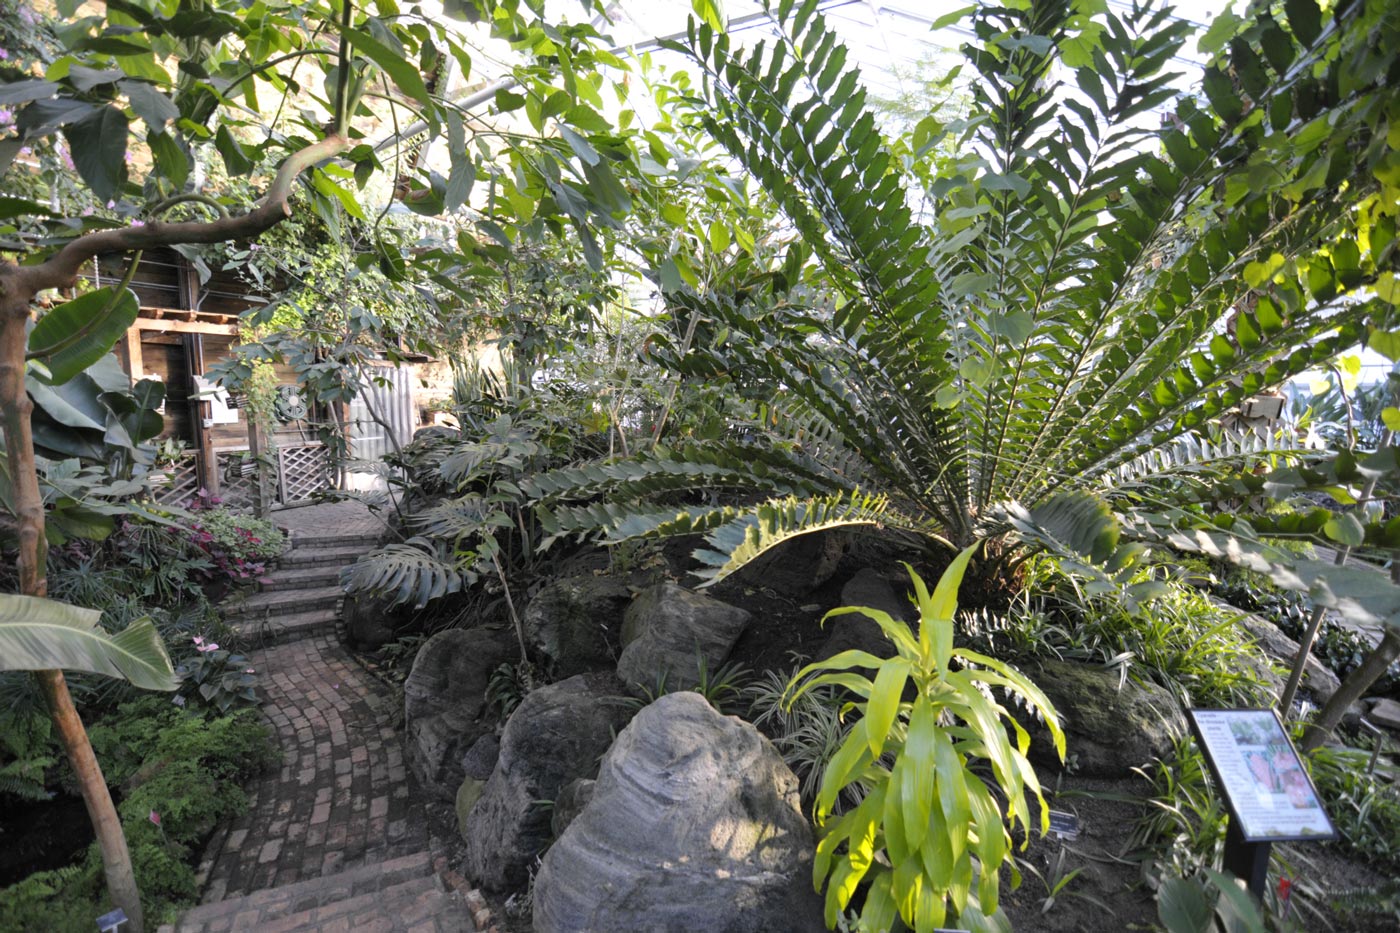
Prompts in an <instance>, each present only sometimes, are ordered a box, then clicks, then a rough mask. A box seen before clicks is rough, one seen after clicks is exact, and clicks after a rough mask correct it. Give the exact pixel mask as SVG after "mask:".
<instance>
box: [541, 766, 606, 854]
mask: <svg viewBox="0 0 1400 933" xmlns="http://www.w3.org/2000/svg"><path fill="white" fill-rule="evenodd" d="M597 783H598V782H597V781H595V780H593V779H592V778H579V779H578V780H576V781H570V782H569V783H567V784H565V785H564V789H563V790H561V791H559V796H558V797H555V798H554V810H553V812H551V813H550V816H549V828H550V829H551V830H552V831H553V832H554V838H555V839H558V838H559V837H560V836H562V835H564V830H566V829H568V828H569V824H570V823H572V822H573V821H574V818H575V817H577V816H578V815H579V814H580V813H582V812H583V808H584V807H586V806H588V801H590V800H592V799H593V788H594V787H595V786H596V785H597Z"/></svg>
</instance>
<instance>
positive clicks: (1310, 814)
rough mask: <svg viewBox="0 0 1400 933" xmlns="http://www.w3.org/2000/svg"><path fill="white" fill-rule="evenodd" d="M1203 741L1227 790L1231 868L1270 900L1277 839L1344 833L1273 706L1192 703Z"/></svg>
mask: <svg viewBox="0 0 1400 933" xmlns="http://www.w3.org/2000/svg"><path fill="white" fill-rule="evenodd" d="M1186 715H1187V719H1188V720H1189V721H1190V723H1191V732H1192V734H1193V735H1194V736H1195V737H1196V744H1197V745H1198V746H1200V749H1201V752H1202V753H1203V754H1204V755H1205V759H1206V764H1207V765H1208V766H1209V768H1210V773H1211V777H1212V778H1214V780H1215V784H1216V786H1217V787H1218V788H1220V790H1221V791H1223V796H1224V797H1225V805H1226V808H1227V809H1228V810H1229V813H1230V822H1229V826H1228V828H1227V830H1226V834H1225V870H1226V871H1228V872H1230V873H1231V874H1233V875H1234V876H1235V877H1236V878H1239V879H1241V880H1243V881H1244V882H1245V885H1246V886H1247V887H1248V888H1249V892H1250V893H1251V894H1253V895H1254V896H1255V897H1256V898H1259V899H1260V900H1263V898H1264V894H1265V891H1266V889H1267V886H1268V877H1269V850H1270V849H1271V848H1272V847H1273V843H1275V842H1295V841H1301V840H1318V841H1321V840H1325V839H1335V838H1337V831H1336V829H1335V828H1334V827H1333V826H1332V821H1331V820H1330V819H1328V817H1327V813H1326V812H1325V811H1324V810H1323V809H1322V801H1321V800H1320V799H1319V798H1318V796H1317V788H1316V787H1314V786H1313V783H1312V779H1311V778H1310V777H1309V776H1308V772H1307V769H1306V768H1304V767H1303V762H1302V760H1301V759H1299V757H1298V751H1297V749H1295V748H1294V747H1293V743H1292V742H1290V741H1289V740H1288V735H1287V733H1285V732H1284V731H1283V723H1282V722H1280V721H1279V718H1278V715H1277V714H1276V713H1275V712H1274V711H1273V710H1269V709H1188V710H1187V711H1186Z"/></svg>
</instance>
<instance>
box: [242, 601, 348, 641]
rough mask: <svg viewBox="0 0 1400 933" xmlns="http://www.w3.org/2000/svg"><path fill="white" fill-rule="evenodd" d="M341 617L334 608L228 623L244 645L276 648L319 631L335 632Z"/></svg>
mask: <svg viewBox="0 0 1400 933" xmlns="http://www.w3.org/2000/svg"><path fill="white" fill-rule="evenodd" d="M339 618H340V614H339V613H337V612H336V610H335V608H334V607H332V608H329V609H312V610H309V611H307V612H293V613H284V614H282V615H274V616H273V617H272V618H270V619H263V618H251V619H230V620H229V625H230V627H231V628H232V629H233V632H234V634H235V635H236V636H237V637H238V638H239V639H240V640H242V641H244V642H249V641H252V642H257V643H258V644H262V645H276V644H281V643H282V642H288V641H298V640H300V639H302V638H308V637H310V636H312V635H316V634H318V633H320V632H322V631H328V630H330V629H333V628H335V623H336V620H337V619H339Z"/></svg>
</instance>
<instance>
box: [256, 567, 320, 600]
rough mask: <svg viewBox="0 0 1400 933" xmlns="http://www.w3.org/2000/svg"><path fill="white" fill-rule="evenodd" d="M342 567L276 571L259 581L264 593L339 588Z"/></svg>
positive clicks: (297, 568)
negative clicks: (327, 587) (328, 587)
mask: <svg viewBox="0 0 1400 933" xmlns="http://www.w3.org/2000/svg"><path fill="white" fill-rule="evenodd" d="M339 584H340V567H338V566H336V565H334V564H308V565H304V566H300V567H287V568H283V569H280V570H274V571H272V572H271V573H269V574H267V575H266V576H264V577H263V578H262V579H260V580H259V581H258V589H259V590H260V591H261V592H264V593H270V592H274V591H278V590H308V589H314V588H316V587H326V586H338V585H339Z"/></svg>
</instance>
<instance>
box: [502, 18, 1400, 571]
mask: <svg viewBox="0 0 1400 933" xmlns="http://www.w3.org/2000/svg"><path fill="white" fill-rule="evenodd" d="M1275 6H1276V5H1270V4H1257V5H1256V6H1255V7H1254V8H1252V10H1251V12H1250V13H1249V14H1248V16H1246V17H1245V18H1243V19H1239V18H1234V19H1231V20H1229V21H1227V22H1224V23H1222V24H1218V25H1217V26H1216V27H1214V28H1213V29H1212V30H1211V31H1210V32H1209V33H1208V34H1207V35H1206V37H1205V39H1204V40H1203V42H1204V43H1206V44H1207V46H1208V47H1213V48H1214V49H1216V51H1217V54H1216V55H1215V57H1214V59H1213V60H1212V63H1211V64H1210V66H1209V67H1208V68H1207V69H1206V71H1205V73H1204V88H1205V93H1204V94H1203V95H1190V94H1187V95H1183V94H1182V93H1181V92H1180V91H1179V90H1178V89H1177V86H1178V85H1177V78H1178V75H1177V74H1176V73H1175V72H1174V70H1173V68H1174V64H1173V63H1174V61H1175V60H1176V57H1177V56H1178V55H1179V53H1180V52H1181V50H1182V47H1183V44H1184V43H1185V42H1186V41H1187V39H1188V37H1189V33H1190V28H1189V27H1188V26H1187V25H1186V24H1185V23H1183V22H1181V21H1179V20H1176V19H1174V18H1172V17H1170V16H1169V15H1168V14H1167V13H1166V12H1165V11H1164V10H1160V9H1154V8H1151V7H1148V6H1145V5H1143V4H1141V3H1135V4H1134V5H1133V6H1132V7H1131V8H1128V9H1122V8H1119V7H1115V8H1112V9H1109V8H1106V7H1102V6H1101V7H1099V8H1098V9H1097V10H1096V11H1088V12H1086V11H1087V10H1089V8H1086V7H1085V6H1084V5H1082V4H1075V3H1071V2H1069V0H1029V2H1025V3H1018V4H1008V5H1006V6H1004V7H1003V6H996V7H982V8H979V9H978V11H977V12H975V14H974V15H973V16H972V19H971V23H970V26H971V31H972V33H973V36H974V38H973V39H972V40H971V41H970V42H969V43H968V44H967V45H966V47H965V49H964V52H965V54H966V57H967V61H968V63H969V65H970V66H971V69H972V71H973V72H974V74H975V80H973V81H972V82H971V86H972V94H973V102H972V107H971V112H970V114H969V115H968V117H967V118H966V119H965V120H962V121H959V122H957V123H953V124H948V125H946V126H944V125H939V124H937V122H936V121H933V120H929V121H925V122H923V123H921V124H920V125H919V126H918V127H916V129H915V134H916V135H918V136H919V137H920V140H921V144H920V145H918V146H915V147H907V146H906V147H900V149H899V151H902V152H911V151H912V152H913V153H914V155H913V156H912V157H910V158H913V159H915V160H918V159H920V158H923V159H926V160H929V159H934V160H935V161H934V162H932V163H929V162H927V161H926V162H924V163H920V164H910V163H909V160H908V159H905V160H904V161H900V160H898V159H896V157H895V156H894V155H892V154H891V153H892V149H891V147H890V146H889V145H887V143H886V141H885V140H884V139H882V137H881V134H880V131H879V129H878V127H877V125H876V122H875V118H874V117H873V115H872V114H871V112H870V110H869V109H868V107H867V105H866V104H867V98H866V93H865V91H864V90H863V89H862V88H861V85H860V77H859V74H858V73H857V72H856V71H855V70H853V69H852V68H850V67H848V66H847V63H846V58H847V52H846V49H845V48H844V46H842V44H841V43H840V42H839V41H838V40H837V37H836V35H835V34H834V32H832V30H831V29H829V28H828V26H827V25H826V23H825V22H824V19H823V17H822V16H821V14H820V13H819V12H818V11H817V7H818V4H817V3H816V2H815V0H806V2H800V3H799V2H795V0H781V2H777V3H765V8H766V9H767V10H768V12H769V14H770V15H771V17H772V18H773V20H774V22H775V23H776V25H777V26H778V27H779V31H780V33H781V35H780V37H779V38H777V39H776V40H775V41H765V42H760V43H757V44H756V45H754V46H752V47H751V48H738V47H736V46H735V45H733V44H731V41H730V39H729V37H728V36H726V35H725V34H723V33H720V32H717V31H715V30H714V29H712V28H710V27H709V26H706V25H693V26H692V27H691V28H690V30H689V32H688V34H687V37H686V39H685V40H683V41H680V42H677V43H673V44H672V47H673V48H674V49H675V50H676V51H679V52H681V53H683V54H685V55H687V56H689V57H690V58H692V59H693V61H694V62H695V64H696V65H697V66H698V67H699V68H700V69H701V70H702V71H703V73H704V76H705V82H704V90H705V97H704V99H703V100H700V101H697V105H698V106H697V112H698V113H699V114H700V119H702V120H703V122H704V124H705V126H706V127H707V129H708V130H709V132H710V133H711V134H713V135H714V137H715V138H716V139H718V140H719V141H720V142H721V143H723V145H724V147H725V148H726V150H727V151H728V153H729V155H730V156H731V157H732V158H733V159H735V160H736V161H737V162H738V163H740V164H741V165H742V167H743V169H744V170H745V171H746V172H748V173H749V174H750V175H751V176H752V177H753V178H754V179H756V180H757V182H758V183H759V184H761V185H762V186H763V187H764V188H765V189H766V191H767V193H768V195H769V196H771V197H772V198H773V199H774V200H775V201H776V202H778V203H779V204H780V205H781V207H782V210H783V212H784V213H785V214H786V217H787V219H788V220H789V221H790V223H791V226H792V228H793V229H794V230H795V231H796V234H797V235H798V236H800V238H801V241H802V246H803V248H804V249H808V250H810V251H811V252H812V254H813V255H814V256H815V257H816V260H817V264H818V266H819V269H818V270H817V272H816V274H815V275H813V276H811V277H810V279H811V281H814V282H815V284H817V285H819V286H820V288H821V289H822V291H823V292H824V294H825V295H826V296H828V297H829V298H830V299H831V300H830V301H821V302H818V301H804V300H802V296H803V295H805V294H808V292H806V291H803V292H797V291H791V290H789V291H786V292H782V293H781V294H779V293H778V292H779V289H780V288H781V287H782V284H783V283H784V282H787V281H790V277H787V276H784V275H781V274H778V273H775V274H774V276H773V278H772V280H771V281H770V283H769V287H767V288H766V289H765V288H752V289H749V290H747V291H745V292H742V293H737V294H723V295H721V294H714V293H705V292H697V291H694V290H691V289H687V288H685V287H683V286H681V287H676V288H672V289H668V290H667V292H666V295H667V298H668V299H669V301H670V302H671V303H672V305H673V306H675V307H678V308H684V309H689V310H690V311H692V312H693V313H698V314H701V315H703V316H704V317H706V318H707V319H709V320H711V321H713V322H714V329H715V330H716V331H718V332H720V333H722V334H723V335H724V339H722V340H719V341H714V342H712V343H710V344H708V345H698V346H696V347H694V348H692V350H691V352H690V353H689V354H688V355H687V356H685V357H684V358H682V359H679V360H678V361H677V366H678V368H680V369H681V370H682V372H684V373H685V374H687V375H690V376H695V375H707V376H709V377H711V378H721V377H726V376H729V377H735V378H737V377H736V376H735V374H742V377H743V378H744V379H747V380H761V381H763V382H764V383H766V385H767V386H768V387H769V389H770V391H771V392H772V393H773V395H774V397H775V399H776V407H777V408H778V409H780V410H781V412H782V414H783V416H784V417H780V418H777V419H771V420H769V422H768V423H767V425H766V427H767V429H768V432H769V433H770V435H771V432H772V430H773V426H774V424H775V423H776V424H777V425H779V426H782V425H792V424H799V425H802V426H803V427H804V428H805V429H807V430H805V432H804V433H803V434H802V435H801V436H795V437H789V438H781V437H780V439H779V440H778V441H777V442H774V441H772V440H764V441H761V442H760V441H755V442H742V441H738V442H731V443H728V444H725V445H710V446H708V447H707V448H705V449H693V450H671V451H667V450H659V451H655V452H652V453H650V454H648V455H646V456H644V457H641V458H635V459H633V460H630V461H625V462H621V463H610V464H606V465H601V464H600V465H590V466H585V467H581V468H577V469H574V470H571V471H565V472H560V473H556V474H554V475H551V476H545V477H542V478H540V479H539V481H537V482H535V483H534V484H533V485H532V486H531V487H530V491H532V492H533V493H534V494H535V495H536V496H537V497H538V498H539V499H540V500H541V502H542V503H543V505H544V510H545V511H546V512H547V515H548V521H549V522H550V523H551V528H552V530H554V531H556V532H557V533H572V532H575V531H583V530H596V529H600V528H601V529H603V530H605V531H606V532H607V535H608V537H609V538H610V539H612V540H620V539H623V538H627V537H631V536H634V535H637V534H664V533H693V532H704V533H706V534H707V535H708V539H709V543H708V547H706V548H705V549H703V550H701V551H699V552H697V556H698V557H699V558H700V559H701V560H702V561H703V562H704V563H705V564H707V565H708V568H709V570H708V575H709V576H710V577H711V578H712V579H718V578H720V577H723V576H725V575H726V574H728V573H731V572H733V571H734V570H736V569H737V568H738V567H740V566H742V565H743V563H745V562H746V561H747V560H749V559H751V558H752V557H753V556H755V555H757V554H759V553H761V552H763V551H764V550H767V549H768V548H770V547H773V546H775V545H777V544H778V543H781V542H782V541H783V540H786V539H787V538H789V537H791V536H792V535H795V534H802V533H807V532H811V531H814V530H818V529H823V528H831V527H837V526H841V525H848V524H883V525H887V526H890V527H894V528H897V529H905V530H908V531H911V532H914V533H917V534H918V535H919V536H921V537H922V538H923V539H924V540H926V541H929V540H931V541H934V542H937V543H939V544H941V545H943V546H945V547H952V548H961V547H964V546H966V545H967V544H969V543H970V542H972V541H974V540H977V539H978V538H980V537H986V536H995V535H1000V534H1004V533H1006V532H1008V531H1010V532H1015V533H1017V534H1019V536H1020V537H1021V539H1022V540H1027V541H1029V542H1031V543H1033V544H1036V545H1040V546H1049V547H1051V548H1052V549H1055V550H1058V551H1060V552H1061V553H1065V554H1077V555H1081V556H1083V557H1087V558H1090V559H1091V560H1090V562H1091V563H1100V564H1103V563H1107V564H1108V566H1109V568H1110V569H1111V570H1115V571H1117V570H1122V569H1123V567H1124V565H1125V564H1127V563H1129V562H1131V559H1132V556H1133V551H1132V549H1128V548H1122V547H1119V546H1118V535H1119V527H1120V525H1119V523H1118V522H1117V521H1115V516H1114V515H1113V514H1112V513H1113V512H1117V513H1118V514H1119V515H1120V516H1121V515H1123V514H1125V513H1127V512H1133V513H1140V512H1141V511H1142V510H1143V509H1147V510H1150V511H1153V512H1154V513H1155V512H1158V511H1163V512H1165V511H1169V510H1170V508H1171V507H1173V506H1175V505H1178V504H1180V503H1181V502H1182V501H1183V500H1185V501H1188V502H1189V501H1190V500H1191V499H1192V497H1194V496H1198V495H1199V494H1200V493H1202V492H1203V491H1206V487H1208V486H1209V485H1210V484H1209V483H1201V482H1199V479H1200V478H1201V477H1202V475H1205V476H1207V477H1209V476H1211V475H1213V474H1212V473H1211V470H1215V471H1219V472H1220V473H1226V474H1228V473H1229V472H1230V471H1232V470H1237V469H1239V468H1241V467H1252V466H1253V465H1254V463H1255V462H1256V460H1257V454H1258V453H1259V452H1260V451H1259V450H1258V447H1259V446H1268V445H1267V444H1263V443H1260V444H1255V443H1250V442H1241V441H1238V440H1232V439H1231V438H1230V437H1229V436H1228V435H1227V434H1226V433H1225V432H1224V431H1223V429H1222V428H1221V427H1220V426H1219V423H1218V422H1219V418H1220V417H1221V416H1222V415H1226V414H1228V413H1229V412H1231V411H1232V410H1234V409H1236V408H1237V407H1238V406H1239V405H1240V404H1241V403H1242V402H1244V401H1246V400H1247V399H1248V398H1250V397H1251V396H1252V395H1254V394H1255V393H1257V392H1259V391H1261V390H1263V389H1265V388H1267V387H1272V386H1277V385H1278V384H1280V383H1281V382H1283V381H1285V380H1287V379H1288V378H1290V377H1292V376H1294V375H1296V374H1298V373H1300V372H1302V371H1304V370H1305V369H1307V368H1309V367H1311V366H1314V365H1316V364H1318V363H1320V362H1322V361H1326V360H1330V359H1331V358H1333V357H1334V356H1336V355H1337V353H1338V352H1340V351H1341V350H1343V349H1346V348H1349V347H1352V346H1354V345H1356V344H1357V343H1358V342H1361V341H1364V340H1365V339H1367V336H1368V333H1370V332H1371V331H1372V329H1374V328H1375V327H1376V326H1378V325H1383V324H1384V320H1383V319H1384V318H1385V317H1386V316H1387V315H1388V314H1389V313H1390V311H1391V307H1390V304H1389V303H1388V300H1389V299H1391V298H1395V297H1397V296H1396V294H1395V292H1396V289H1395V288H1394V279H1393V277H1392V276H1391V275H1390V273H1389V272H1388V271H1387V269H1388V268H1389V264H1390V263H1392V261H1393V239H1394V220H1393V216H1392V215H1393V206H1394V202H1395V198H1394V194H1395V188H1394V186H1395V184H1396V183H1400V155H1397V153H1396V152H1395V151H1394V148H1393V146H1392V145H1391V143H1394V142H1400V140H1397V139H1396V136H1397V134H1396V133H1395V132H1394V131H1393V130H1391V132H1390V137H1391V138H1390V140H1389V142H1388V141H1387V138H1386V130H1387V127H1388V126H1391V125H1393V124H1389V123H1388V117H1387V116H1386V115H1387V114H1390V113H1393V112H1395V110H1396V107H1397V101H1400V98H1397V95H1396V81H1395V77H1394V76H1395V72H1396V70H1397V69H1396V57H1395V53H1394V49H1396V48H1397V47H1400V46H1394V45H1390V46H1387V45H1386V43H1384V42H1380V43H1375V42H1368V40H1367V36H1368V35H1394V34H1395V33H1396V32H1397V30H1400V25H1397V20H1400V12H1397V11H1396V9H1395V8H1394V5H1393V4H1389V3H1385V2H1380V0H1372V2H1364V0H1358V2H1354V3H1350V4H1347V3H1343V4H1337V5H1336V6H1334V8H1333V9H1332V10H1330V11H1329V12H1328V13H1326V14H1323V13H1322V12H1321V11H1320V9H1319V8H1318V7H1317V5H1316V4H1315V3H1314V2H1313V0H1291V2H1289V3H1287V4H1285V5H1284V6H1285V7H1286V9H1287V13H1288V15H1287V17H1286V18H1280V17H1279V15H1278V13H1277V11H1276V10H1275V9H1274V7H1275ZM940 141H941V143H940ZM950 143H951V144H950ZM949 151H952V152H956V153H958V155H957V156H955V157H951V158H949V157H947V156H942V155H936V154H937V153H946V152H949ZM919 153H924V154H925V155H922V156H921V155H919ZM906 179H926V181H927V183H926V185H923V187H924V188H925V190H923V191H921V192H920V194H921V195H922V196H923V197H924V199H925V200H926V202H927V203H928V204H929V205H931V214H932V220H931V221H929V222H928V223H921V222H919V221H917V220H916V219H915V217H914V215H913V213H912V211H911V208H910V204H911V201H912V196H911V191H910V190H909V187H908V183H907V181H906ZM921 184H923V183H922V182H921ZM773 283H778V284H773ZM1367 286H1376V287H1375V288H1374V289H1373V290H1369V291H1368V290H1367ZM1382 286H1383V287H1382ZM833 308H834V310H831V309H833ZM779 430H780V431H781V427H780V428H779ZM1270 453H1271V454H1272V453H1274V452H1272V451H1271V452H1270ZM1203 471H1204V473H1203ZM715 488H719V489H731V490H742V491H744V492H746V493H749V494H754V493H756V494H757V495H758V500H760V502H759V504H758V505H756V506H753V507H744V508H735V507H731V506H728V505H725V504H723V503H720V504H715V505H709V506H700V507H694V506H691V505H682V506H677V505H675V504H674V503H675V502H676V501H683V502H694V501H695V500H694V498H693V497H691V498H690V499H686V498H685V497H684V496H683V495H678V494H683V493H685V492H687V491H690V490H697V489H715ZM750 501H753V500H750ZM1129 527H1132V528H1135V529H1136V528H1139V527H1141V526H1140V525H1139V524H1138V523H1130V526H1129ZM1000 553H1007V552H1005V551H1002V552H1000ZM1011 553H1013V554H1014V551H1013V552H1011Z"/></svg>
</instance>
